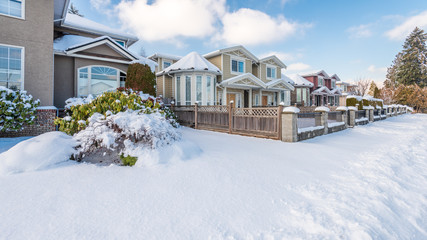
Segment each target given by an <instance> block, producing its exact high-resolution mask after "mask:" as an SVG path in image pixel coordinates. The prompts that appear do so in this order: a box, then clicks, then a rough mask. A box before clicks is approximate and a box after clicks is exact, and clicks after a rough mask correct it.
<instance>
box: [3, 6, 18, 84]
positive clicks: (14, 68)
mask: <svg viewBox="0 0 427 240" xmlns="http://www.w3.org/2000/svg"><path fill="white" fill-rule="evenodd" d="M0 1H1V0H0ZM23 66H24V48H22V47H12V46H5V45H0V86H3V87H7V88H10V89H15V90H17V89H22V88H23V86H24V81H23V79H24V78H23V76H24V71H23Z"/></svg>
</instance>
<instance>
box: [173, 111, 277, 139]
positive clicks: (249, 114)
mask: <svg viewBox="0 0 427 240" xmlns="http://www.w3.org/2000/svg"><path fill="white" fill-rule="evenodd" d="M281 109H283V107H282V106H279V107H258V108H234V107H233V106H232V105H231V104H230V105H228V106H217V105H216V106H199V105H192V106H172V110H173V111H174V112H175V115H176V116H177V118H178V121H179V122H180V123H181V124H183V125H187V126H194V127H195V128H197V129H209V130H218V131H227V132H229V133H232V134H242V135H250V136H258V137H266V138H272V139H279V138H280V134H281V131H280V129H281V115H280V114H279V113H281Z"/></svg>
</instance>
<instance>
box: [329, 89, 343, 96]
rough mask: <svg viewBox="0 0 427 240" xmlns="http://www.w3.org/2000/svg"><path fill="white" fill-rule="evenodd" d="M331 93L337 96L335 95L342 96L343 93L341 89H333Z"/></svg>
mask: <svg viewBox="0 0 427 240" xmlns="http://www.w3.org/2000/svg"><path fill="white" fill-rule="evenodd" d="M331 93H332V94H335V95H341V93H342V91H341V89H340V88H333V89H332V90H331Z"/></svg>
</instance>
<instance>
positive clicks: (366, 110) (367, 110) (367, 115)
mask: <svg viewBox="0 0 427 240" xmlns="http://www.w3.org/2000/svg"><path fill="white" fill-rule="evenodd" d="M369 111H370V110H369V109H365V117H366V118H367V119H368V121H371V120H370V118H369Z"/></svg>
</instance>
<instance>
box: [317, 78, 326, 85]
mask: <svg viewBox="0 0 427 240" xmlns="http://www.w3.org/2000/svg"><path fill="white" fill-rule="evenodd" d="M317 86H325V79H324V78H323V77H322V76H317Z"/></svg>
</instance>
